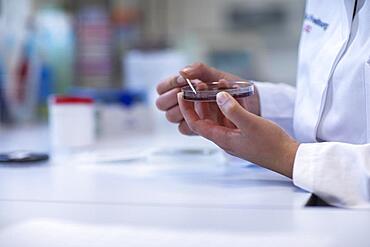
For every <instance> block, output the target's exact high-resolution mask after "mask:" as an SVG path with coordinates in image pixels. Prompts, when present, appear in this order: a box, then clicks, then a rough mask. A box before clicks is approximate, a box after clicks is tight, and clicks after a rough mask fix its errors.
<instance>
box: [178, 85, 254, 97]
mask: <svg viewBox="0 0 370 247" xmlns="http://www.w3.org/2000/svg"><path fill="white" fill-rule="evenodd" d="M193 86H194V87H195V88H196V91H197V93H194V92H193V90H192V89H191V87H190V86H185V87H183V88H182V89H181V91H182V92H183V94H184V95H183V98H184V99H185V100H188V101H202V102H214V101H216V95H217V94H218V93H219V92H227V93H229V94H230V95H231V96H233V97H234V98H244V97H248V96H251V95H253V94H254V86H253V83H252V82H250V81H226V80H223V81H219V82H211V83H204V82H201V83H197V84H194V85H193Z"/></svg>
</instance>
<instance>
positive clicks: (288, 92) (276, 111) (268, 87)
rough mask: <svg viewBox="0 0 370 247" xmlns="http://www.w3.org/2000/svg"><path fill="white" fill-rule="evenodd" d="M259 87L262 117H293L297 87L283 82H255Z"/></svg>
mask: <svg viewBox="0 0 370 247" xmlns="http://www.w3.org/2000/svg"><path fill="white" fill-rule="evenodd" d="M254 84H255V85H256V87H257V90H258V94H259V98H260V108H261V117H264V118H267V119H271V120H273V119H292V118H293V110H294V101H295V88H294V87H292V86H290V85H287V84H283V83H278V84H277V83H270V82H254Z"/></svg>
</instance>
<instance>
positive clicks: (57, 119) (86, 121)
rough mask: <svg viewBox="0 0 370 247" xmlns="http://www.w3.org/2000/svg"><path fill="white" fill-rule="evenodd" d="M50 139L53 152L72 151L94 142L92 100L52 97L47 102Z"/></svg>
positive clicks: (94, 122) (93, 108)
mask: <svg viewBox="0 0 370 247" xmlns="http://www.w3.org/2000/svg"><path fill="white" fill-rule="evenodd" d="M49 124H50V138H51V145H52V148H53V151H57V152H59V151H62V152H64V151H67V152H69V151H72V150H71V149H74V148H84V147H88V146H90V145H92V144H94V142H95V129H96V127H95V126H96V118H95V107H94V100H93V99H92V98H87V97H70V96H53V97H51V98H50V101H49Z"/></svg>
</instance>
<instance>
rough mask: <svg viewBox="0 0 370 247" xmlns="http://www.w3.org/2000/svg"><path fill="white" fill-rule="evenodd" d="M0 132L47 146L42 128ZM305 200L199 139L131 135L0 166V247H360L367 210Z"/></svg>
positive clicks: (10, 142) (28, 144) (10, 145)
mask: <svg viewBox="0 0 370 247" xmlns="http://www.w3.org/2000/svg"><path fill="white" fill-rule="evenodd" d="M0 134H1V142H0V150H2V151H11V150H14V149H17V150H18V149H26V150H27V149H32V150H35V151H46V150H48V149H49V147H48V146H49V145H48V132H47V128H45V127H44V126H30V127H23V128H16V129H5V130H4V129H2V130H1V133H0ZM174 143H176V144H174ZM179 150H187V151H189V150H190V151H191V152H187V153H186V152H185V153H181V152H180V153H179ZM196 150H203V151H204V150H205V151H204V152H203V153H197V152H195V151H196ZM192 152H193V153H192ZM202 154H205V155H202ZM310 197H311V195H310V194H309V193H307V192H305V191H303V190H301V189H299V188H297V187H295V186H294V185H293V184H292V182H291V181H290V180H289V179H287V178H285V177H283V176H281V175H279V174H276V173H274V172H271V171H268V170H265V169H263V168H259V167H257V166H254V165H251V164H248V163H247V162H241V161H238V160H234V159H231V158H230V157H228V156H225V155H224V153H223V152H222V151H221V150H219V149H218V148H217V147H216V146H214V145H213V144H211V143H209V142H207V141H205V140H203V139H201V138H198V137H183V136H180V135H177V134H174V133H172V134H168V135H164V134H160V135H158V134H156V135H155V134H148V133H147V134H143V133H142V134H134V133H131V134H128V135H126V136H125V137H124V138H110V139H109V138H108V139H104V140H101V141H99V142H98V143H97V144H96V145H94V147H90V148H89V149H88V150H84V151H80V152H78V153H74V154H73V155H71V156H69V157H67V158H65V157H64V159H59V160H54V159H52V160H50V161H47V162H41V163H37V164H28V165H22V164H19V165H17V164H13V165H5V164H3V165H0V219H1V220H0V245H1V246H13V245H12V244H15V243H17V244H18V245H15V246H24V245H22V243H23V244H24V243H28V244H29V245H28V246H50V245H48V243H49V244H50V241H53V242H54V243H56V244H55V245H53V246H84V244H86V243H89V246H107V244H108V245H110V246H120V244H122V243H127V244H126V246H174V245H176V246H204V244H212V245H213V246H230V243H233V246H242V245H243V246H245V245H246V244H250V245H253V244H256V243H258V244H259V246H270V245H272V244H273V245H274V246H283V245H284V246H293V245H299V246H312V245H316V246H349V245H354V244H355V245H354V246H369V243H370V236H369V235H368V234H367V231H368V229H369V228H370V211H367V210H358V211H355V210H353V211H352V210H344V209H337V208H330V207H307V206H306V204H307V202H308V201H309V198H310ZM45 231H47V234H45ZM19 234H21V235H19ZM17 236H18V237H17ZM60 240H63V241H62V242H60ZM59 242H60V243H59ZM30 243H32V244H33V245H31V244H30ZM57 243H58V244H57Z"/></svg>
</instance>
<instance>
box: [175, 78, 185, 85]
mask: <svg viewBox="0 0 370 247" xmlns="http://www.w3.org/2000/svg"><path fill="white" fill-rule="evenodd" d="M176 82H177V84H180V85H181V84H185V79H184V77H182V76H179V77H177V80H176Z"/></svg>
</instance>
